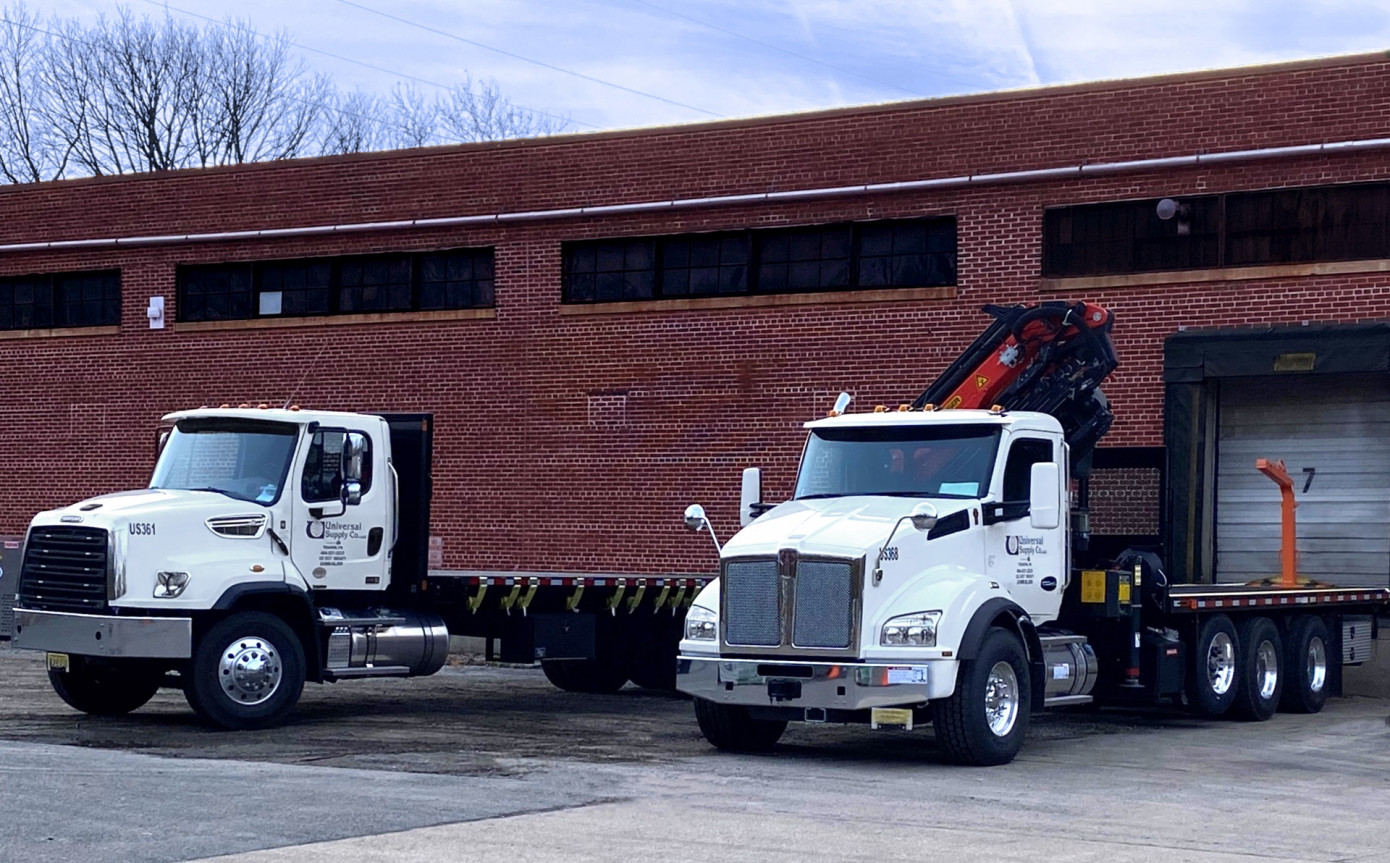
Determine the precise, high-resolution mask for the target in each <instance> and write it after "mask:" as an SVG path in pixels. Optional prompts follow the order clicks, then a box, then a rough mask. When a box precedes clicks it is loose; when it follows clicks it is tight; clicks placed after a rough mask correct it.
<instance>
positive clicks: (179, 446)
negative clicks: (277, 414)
mask: <svg viewBox="0 0 1390 863" xmlns="http://www.w3.org/2000/svg"><path fill="white" fill-rule="evenodd" d="M298 433H299V429H298V426H295V425H291V424H289V423H275V422H259V421H255V420H226V419H215V420H207V419H198V420H184V421H183V422H180V423H179V424H178V425H177V426H175V428H174V430H173V432H171V433H170V435H169V441H168V443H166V444H165V445H164V451H163V452H162V453H160V455H159V464H157V465H155V468H154V479H152V480H151V481H150V488H182V489H194V490H199V491H215V492H220V493H221V494H225V495H227V496H228V497H234V498H236V499H238V500H246V501H252V502H255V503H261V504H271V503H274V502H275V501H276V500H278V499H279V497H280V489H281V488H283V487H284V485H285V476H286V474H288V473H289V469H290V458H291V457H292V456H293V455H294V444H295V441H296V439H297V437H298Z"/></svg>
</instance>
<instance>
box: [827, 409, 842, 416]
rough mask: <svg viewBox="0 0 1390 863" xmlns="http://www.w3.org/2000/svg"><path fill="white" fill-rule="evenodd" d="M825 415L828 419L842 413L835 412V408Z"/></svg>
mask: <svg viewBox="0 0 1390 863" xmlns="http://www.w3.org/2000/svg"><path fill="white" fill-rule="evenodd" d="M825 415H826V416H828V417H837V416H839V415H840V412H839V411H837V410H835V409H834V408H831V409H830V410H829V411H826V414H825Z"/></svg>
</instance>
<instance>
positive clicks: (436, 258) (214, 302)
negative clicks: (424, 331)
mask: <svg viewBox="0 0 1390 863" xmlns="http://www.w3.org/2000/svg"><path fill="white" fill-rule="evenodd" d="M492 261H493V252H492V249H452V250H449V251H443V252H415V253H410V254H406V253H397V254H388V255H355V256H351V257H341V258H303V259H298V260H287V261H254V262H247V263H229V264H199V265H191V266H182V267H179V269H178V276H177V281H178V298H179V309H178V319H179V320H180V321H228V320H246V319H249V318H269V317H311V316H314V315H350V314H362V313H373V312H408V311H419V310H423V311H430V310H443V309H474V308H491V307H492V305H493V284H492V276H493V270H492Z"/></svg>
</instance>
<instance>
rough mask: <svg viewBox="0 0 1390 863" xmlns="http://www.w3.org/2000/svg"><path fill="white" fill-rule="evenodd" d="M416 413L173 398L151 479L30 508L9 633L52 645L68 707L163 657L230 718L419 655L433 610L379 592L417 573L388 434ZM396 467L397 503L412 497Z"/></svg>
mask: <svg viewBox="0 0 1390 863" xmlns="http://www.w3.org/2000/svg"><path fill="white" fill-rule="evenodd" d="M412 422H413V424H414V426H413V427H414V429H415V430H416V432H417V434H418V432H419V429H421V428H422V427H427V425H428V424H427V422H426V423H425V426H422V425H421V422H422V420H421V419H420V418H419V417H418V416H417V417H414V418H408V419H404V420H402V421H399V422H397V423H395V424H394V426H393V423H392V422H391V421H390V420H388V419H387V418H386V417H382V416H374V415H368V414H355V413H346V412H335V411H307V410H299V409H297V408H286V409H271V408H268V407H264V406H262V407H249V406H241V407H235V408H233V407H226V406H224V407H222V408H203V409H198V410H188V411H181V412H177V413H173V414H169V415H168V416H166V417H164V423H165V425H166V426H167V430H166V432H165V433H164V434H163V435H162V444H163V445H162V449H161V452H160V456H159V459H158V462H157V463H156V465H155V468H154V471H153V475H152V478H151V480H150V484H149V487H148V488H145V489H141V490H136V491H125V492H119V493H116V494H109V495H103V496H100V497H95V498H91V499H89V500H85V501H81V502H79V503H75V504H73V505H71V506H68V507H64V508H62V509H56V510H51V511H48V512H42V513H39V514H38V515H37V516H35V518H34V519H33V522H32V524H31V526H30V530H29V535H28V542H27V545H26V552H25V557H24V562H23V565H22V567H21V572H20V580H19V588H18V598H17V604H16V611H15V636H14V644H15V646H16V647H19V648H29V649H37V650H44V651H47V652H48V653H49V666H50V678H51V680H52V682H53V685H54V688H55V689H56V690H57V691H58V694H59V695H60V696H62V697H63V698H64V700H66V701H68V703H69V704H72V705H73V706H74V707H77V708H78V709H79V710H84V711H86V712H91V713H124V712H128V711H129V710H132V709H134V708H135V707H138V706H139V705H141V704H143V703H145V701H147V700H148V699H149V698H150V697H151V696H152V695H153V694H154V692H155V691H156V689H158V688H159V686H161V685H164V684H165V683H166V682H168V676H169V675H170V674H171V673H174V674H175V682H176V683H177V684H178V685H180V686H181V687H182V688H183V689H184V691H185V694H186V695H187V696H188V700H189V702H190V704H191V705H192V706H193V707H194V709H195V710H196V711H197V712H199V713H200V714H202V715H204V716H205V717H207V718H209V719H211V720H213V721H214V722H216V723H217V724H220V725H224V726H227V727H251V726H257V725H264V724H269V723H271V722H274V721H276V720H278V719H279V718H281V717H282V716H283V715H284V713H285V712H286V711H288V710H289V709H290V707H292V706H293V704H294V703H295V701H297V699H298V697H299V692H300V689H301V688H302V686H303V684H304V681H305V680H306V679H313V680H327V679H337V678H340V677H345V676H370V675H374V674H392V675H401V676H404V675H407V674H428V673H432V672H433V671H435V670H437V669H438V668H439V667H440V666H441V665H442V663H443V661H444V658H445V656H446V655H447V649H448V633H447V630H446V629H445V627H444V624H443V621H442V620H439V619H438V618H437V617H434V616H432V615H429V614H427V613H423V612H419V611H415V610H411V609H396V610H385V609H383V608H382V606H383V605H384V604H385V603H386V602H387V601H388V598H389V599H391V600H395V599H398V598H399V596H400V594H401V592H402V591H401V590H400V588H402V587H403V586H404V585H405V584H408V582H410V581H414V580H418V579H419V578H420V577H421V576H422V575H423V568H422V564H423V560H421V559H420V556H419V555H418V554H416V553H415V551H416V547H417V546H418V545H420V544H422V543H414V542H412V543H398V539H400V537H401V533H402V526H401V525H402V506H403V504H402V500H403V498H402V484H401V473H400V471H398V469H397V465H396V463H395V461H394V458H393V438H397V439H399V438H400V436H401V434H402V432H403V431H406V432H408V431H409V430H410V429H411V427H412ZM408 468H409V471H408V477H409V478H410V479H411V480H412V482H413V486H414V487H413V488H412V489H407V491H406V497H405V504H404V505H405V506H406V507H407V508H410V507H418V506H419V505H420V503H419V499H420V496H419V494H418V491H419V480H418V477H419V475H420V472H419V471H418V469H417V466H415V465H409V466H408ZM398 548H400V549H401V550H402V551H404V552H405V555H404V559H402V558H401V557H400V556H398V555H397V553H396V552H397V549H398ZM393 586H394V588H395V589H394V590H393Z"/></svg>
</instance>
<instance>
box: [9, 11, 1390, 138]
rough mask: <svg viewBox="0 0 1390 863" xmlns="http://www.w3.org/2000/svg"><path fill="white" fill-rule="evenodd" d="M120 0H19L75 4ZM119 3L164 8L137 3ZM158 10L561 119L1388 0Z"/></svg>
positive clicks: (675, 110) (1363, 33)
mask: <svg viewBox="0 0 1390 863" xmlns="http://www.w3.org/2000/svg"><path fill="white" fill-rule="evenodd" d="M116 5H117V3H116V2H115V0H111V2H107V0H46V2H34V0H30V8H31V9H37V10H40V11H41V12H43V13H50V12H51V13H56V14H60V15H65V16H82V17H91V16H95V15H96V14H99V13H101V12H106V13H108V14H109V13H111V12H113V11H114V10H115V8H116ZM125 5H128V6H129V7H130V8H131V9H132V10H134V11H135V12H137V13H140V14H143V13H149V14H151V15H160V14H163V13H162V11H161V10H162V8H163V7H162V5H161V4H157V3H154V2H152V0H126V3H125ZM168 10H169V14H171V15H173V16H174V17H176V18H183V19H187V20H190V21H195V20H197V19H196V18H195V17H194V16H195V15H201V16H207V17H211V18H216V19H222V18H226V17H228V16H236V17H239V18H242V19H244V20H248V21H250V22H251V24H252V25H253V26H254V27H256V28H257V29H258V30H261V31H263V32H274V31H276V30H280V29H284V30H286V31H287V32H288V33H289V35H290V36H291V38H293V39H294V40H295V41H296V42H298V43H299V44H300V45H302V46H304V47H305V48H306V49H316V50H317V51H319V52H328V53H331V54H336V55H341V56H342V57H348V58H352V59H354V60H357V61H360V63H367V64H372V65H374V66H378V67H381V68H382V69H385V70H387V71H379V70H375V69H370V68H366V67H365V66H363V65H359V64H355V63H352V62H346V61H344V60H339V59H334V58H332V57H329V56H325V55H324V54H322V53H315V52H314V51H311V50H305V51H304V52H303V53H304V57H305V59H306V61H307V62H308V63H309V64H310V65H311V66H312V67H313V68H314V69H316V70H318V71H322V72H324V73H326V74H328V75H330V76H331V77H332V78H333V79H334V80H335V81H337V82H338V83H339V85H340V86H342V87H344V88H348V89H350V88H352V87H354V86H361V87H364V88H366V89H371V90H378V91H381V92H385V91H388V90H389V89H390V88H391V86H392V85H393V84H394V83H395V82H396V81H397V80H399V79H400V77H401V76H414V77H416V78H419V79H424V80H426V81H430V82H434V83H436V84H440V85H449V84H452V83H454V82H457V81H458V80H460V79H461V78H462V77H463V76H464V75H465V74H471V75H473V76H474V77H475V78H493V79H495V80H496V81H497V82H498V84H499V85H500V87H501V89H502V91H503V93H504V94H505V95H507V96H508V97H509V98H511V99H512V100H513V101H514V102H516V103H518V104H520V105H524V106H526V107H530V108H534V109H538V110H542V111H546V112H550V113H555V114H562V115H566V116H568V117H570V118H571V119H572V120H573V125H572V127H571V128H572V130H574V131H588V130H592V129H613V128H631V127H641V126H652V125H660V124H668V123H682V122H695V121H700V120H708V119H715V118H717V117H746V116H754V115H764V114H777V113H786V112H792V111H801V110H811V109H817V108H829V107H837V106H844V105H860V104H868V103H875V102H888V101H896V100H900V99H911V98H915V97H927V96H943V95H952V94H960V93H978V92H986V91H995V90H1006V89H1015V88H1022V87H1034V86H1038V85H1042V84H1059V83H1071V82H1077V81H1091V80H1100V79H1108V78H1118V77H1132V76H1141V75H1150V74H1159V73H1164V72H1177V71H1188V70H1194V69H1210V68H1219V67H1226V66H1239V65H1247V64H1254V63H1267V62H1274V61H1280V60H1292V59H1301V58H1307V57H1318V56H1329V55H1335V54H1348V53H1358V52H1363V51H1375V50H1384V49H1387V48H1390V2H1379V3H1376V2H1355V0H1331V2H1323V3H1295V2H1289V0H1239V2H1223V0H1110V2H1099V0H1097V1H1096V2H1092V0H1013V2H1009V0H915V2H914V0H743V2H739V0H290V2H276V0H237V2H229V0H170V3H169V7H168ZM190 13H191V14H190ZM380 13H386V14H387V15H390V16H394V18H395V19H403V20H394V19H393V18H389V17H386V16H385V15H383V14H380ZM408 22H413V23H408ZM415 25H425V27H428V28H433V31H438V32H431V30H427V29H424V28H423V27H421V26H415ZM464 40H467V41H464ZM470 42H471V43H476V44H469V43H470ZM481 46H488V47H481ZM490 49H496V50H490ZM502 52H506V53H502ZM508 54H510V55H513V56H508ZM522 58H525V59H522ZM542 63H543V64H548V65H549V66H552V67H558V68H559V69H563V70H567V72H566V71H557V69H555V68H547V67H546V66H544V65H541V64H542ZM568 73H577V74H568ZM581 75H582V76H587V77H580V76H581ZM591 79H598V80H591ZM600 81H601V82H606V83H600ZM613 85H616V86H613ZM418 86H420V87H421V89H423V90H425V91H426V92H429V91H431V90H433V89H434V87H432V86H431V85H429V84H420V85H418ZM621 88H627V89H621ZM632 91H640V92H632ZM677 103H678V104H677Z"/></svg>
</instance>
